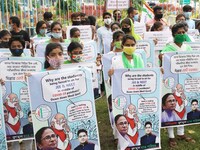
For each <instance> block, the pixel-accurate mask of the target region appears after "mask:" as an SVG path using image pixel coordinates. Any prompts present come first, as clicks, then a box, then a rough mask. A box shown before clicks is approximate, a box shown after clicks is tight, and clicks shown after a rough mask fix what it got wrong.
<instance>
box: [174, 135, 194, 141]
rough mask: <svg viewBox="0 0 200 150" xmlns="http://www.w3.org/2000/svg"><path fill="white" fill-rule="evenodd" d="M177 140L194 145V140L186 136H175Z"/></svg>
mask: <svg viewBox="0 0 200 150" xmlns="http://www.w3.org/2000/svg"><path fill="white" fill-rule="evenodd" d="M177 139H178V140H185V141H186V142H189V143H196V141H195V140H194V139H192V138H191V137H188V136H186V135H177Z"/></svg>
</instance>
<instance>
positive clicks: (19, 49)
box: [8, 37, 25, 57]
mask: <svg viewBox="0 0 200 150" xmlns="http://www.w3.org/2000/svg"><path fill="white" fill-rule="evenodd" d="M8 46H9V49H10V52H11V53H12V57H24V56H25V55H24V53H23V52H24V48H25V41H24V40H23V39H21V38H20V37H16V38H11V39H10V40H9V42H8Z"/></svg>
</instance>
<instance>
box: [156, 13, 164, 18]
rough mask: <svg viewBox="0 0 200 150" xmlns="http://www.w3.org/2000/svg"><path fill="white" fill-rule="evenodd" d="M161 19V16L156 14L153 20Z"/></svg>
mask: <svg viewBox="0 0 200 150" xmlns="http://www.w3.org/2000/svg"><path fill="white" fill-rule="evenodd" d="M162 17H163V14H156V15H155V18H157V19H161V18H162Z"/></svg>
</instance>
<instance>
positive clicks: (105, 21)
mask: <svg viewBox="0 0 200 150" xmlns="http://www.w3.org/2000/svg"><path fill="white" fill-rule="evenodd" d="M103 21H104V23H105V24H107V25H110V24H111V23H112V20H111V18H107V19H104V20H103Z"/></svg>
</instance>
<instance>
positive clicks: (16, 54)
mask: <svg viewBox="0 0 200 150" xmlns="http://www.w3.org/2000/svg"><path fill="white" fill-rule="evenodd" d="M10 52H11V53H12V55H13V56H21V54H22V53H23V52H24V50H23V49H10Z"/></svg>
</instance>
